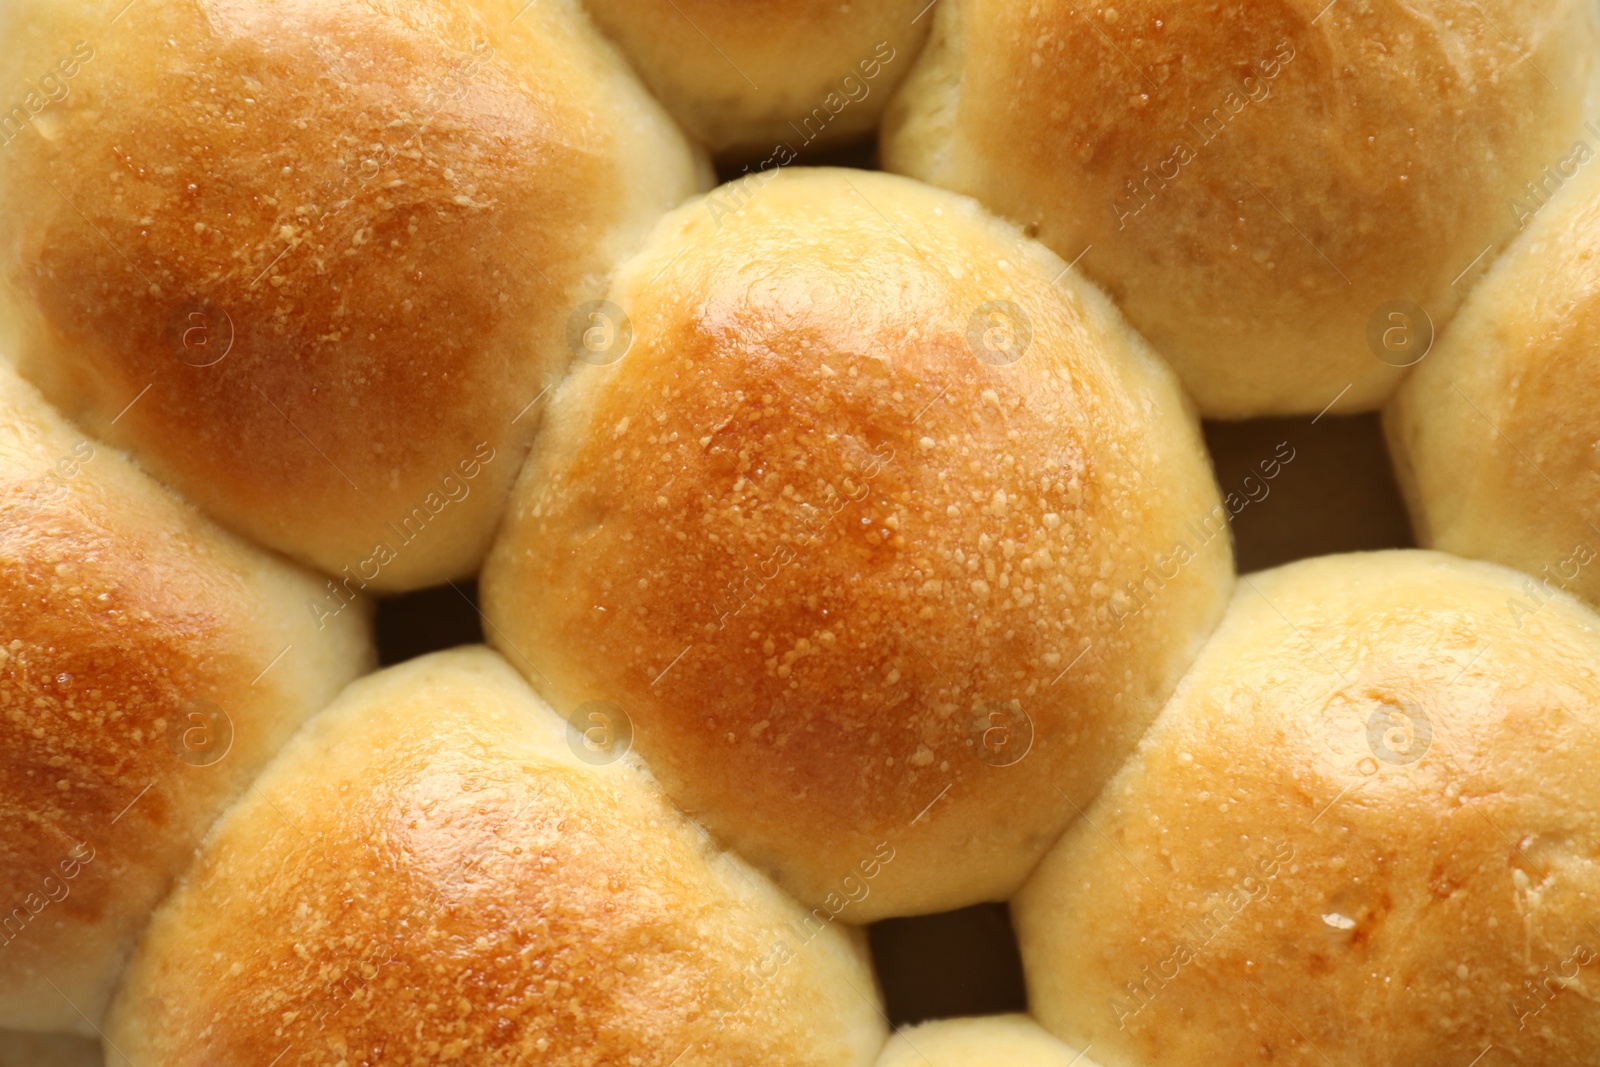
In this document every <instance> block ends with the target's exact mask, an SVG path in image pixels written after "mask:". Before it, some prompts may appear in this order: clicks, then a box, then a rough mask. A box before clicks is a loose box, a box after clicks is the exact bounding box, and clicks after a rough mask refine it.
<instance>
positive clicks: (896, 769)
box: [484, 171, 1229, 918]
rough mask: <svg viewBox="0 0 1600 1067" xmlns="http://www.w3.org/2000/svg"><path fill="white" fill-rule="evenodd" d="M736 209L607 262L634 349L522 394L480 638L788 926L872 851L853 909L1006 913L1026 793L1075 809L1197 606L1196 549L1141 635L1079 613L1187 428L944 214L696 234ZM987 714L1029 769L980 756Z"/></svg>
mask: <svg viewBox="0 0 1600 1067" xmlns="http://www.w3.org/2000/svg"><path fill="white" fill-rule="evenodd" d="M734 195H737V190H723V191H720V192H718V193H715V194H713V196H712V198H711V199H710V200H708V201H706V202H705V203H704V204H694V205H690V206H689V207H686V208H684V209H683V210H682V211H680V212H679V213H677V214H675V215H673V216H670V217H669V218H668V220H666V221H665V222H664V223H663V224H662V226H661V227H660V228H659V229H658V230H657V234H656V239H655V241H654V242H653V243H652V244H651V246H650V247H648V248H647V249H646V251H645V252H644V253H642V254H641V256H640V257H639V258H638V259H637V260H635V261H633V262H632V263H631V264H630V265H629V266H628V267H627V268H625V274H624V280H623V281H622V283H621V284H620V286H619V288H618V290H616V291H615V292H614V296H615V299H617V300H619V301H622V302H624V303H626V304H627V306H628V308H629V314H630V315H631V317H632V319H633V321H634V323H635V328H636V332H637V336H636V340H635V342H634V347H633V349H631V350H630V351H629V352H628V354H627V356H626V357H625V358H624V359H623V361H622V362H620V363H618V364H616V365H615V366H614V367H612V368H594V369H592V370H590V369H587V368H586V369H585V370H582V371H580V372H579V373H578V374H577V375H575V376H574V377H573V378H572V379H570V380H569V384H568V386H567V387H566V388H565V389H564V390H563V392H562V393H561V394H559V395H558V397H557V398H556V400H555V401H553V407H552V412H553V413H554V414H553V415H552V418H553V420H554V421H553V423H552V424H551V425H549V426H548V428H547V432H546V436H545V437H544V438H543V441H542V444H541V446H540V448H539V449H538V451H537V454H536V456H535V458H534V460H533V463H532V465H531V466H530V468H529V471H528V473H527V474H526V475H525V478H524V481H523V483H522V484H521V487H520V491H519V497H518V500H517V502H516V504H515V505H514V508H513V518H512V520H511V522H510V524H509V525H508V526H507V528H506V530H505V532H504V534H503V537H502V540H501V541H500V542H499V544H498V545H497V548H496V550H495V552H494V553H493V554H492V556H491V560H490V563H489V565H488V567H487V569H486V571H485V576H484V590H485V598H486V610H487V611H488V613H489V617H490V618H491V619H492V620H493V622H494V628H493V630H492V633H493V635H494V637H493V639H494V640H496V641H497V642H499V643H500V644H501V647H503V648H505V649H506V650H507V654H508V655H510V656H512V657H513V662H514V663H516V664H517V665H519V666H521V667H522V668H523V669H524V670H526V671H528V672H529V675H530V677H531V678H532V679H533V680H534V682H535V684H536V685H540V686H542V687H546V691H547V692H549V693H550V694H551V699H552V700H554V701H555V702H556V704H557V706H558V707H560V708H563V709H569V708H572V707H576V706H577V705H578V704H580V703H582V702H583V701H585V700H589V699H606V700H612V701H615V702H617V703H619V704H620V705H621V706H622V707H623V708H625V709H626V711H627V713H628V714H629V715H631V716H632V717H633V720H634V723H635V726H636V729H637V731H638V737H639V745H640V748H641V751H643V752H644V753H645V755H646V756H647V758H649V759H650V760H651V763H652V766H653V767H654V768H655V769H656V772H657V773H658V774H660V775H661V776H662V778H663V781H664V782H665V783H666V785H667V787H668V790H669V792H671V793H672V794H673V796H674V797H675V799H676V800H677V801H678V802H679V803H680V804H682V805H684V806H685V808H686V809H687V810H689V811H691V812H694V813H696V814H697V815H698V816H699V817H701V818H703V819H704V820H706V821H707V823H708V825H710V826H711V827H712V828H713V830H715V831H716V832H717V833H718V834H720V835H722V836H723V837H724V839H726V840H728V841H730V842H731V843H733V844H734V845H736V846H737V847H738V848H740V849H741V850H742V851H743V852H744V853H745V854H746V855H748V856H750V857H752V858H753V859H754V860H755V861H756V862H757V863H759V864H760V865H762V866H763V867H765V868H767V869H770V870H773V871H775V872H778V873H779V875H780V878H781V879H782V880H783V882H784V884H785V885H786V886H788V887H789V888H791V889H792V890H794V891H795V892H797V893H798V894H799V895H800V896H801V897H802V899H805V900H809V901H812V902H816V901H820V900H823V899H824V898H825V897H827V895H828V894H830V892H833V891H836V890H837V889H838V884H839V881H840V879H841V878H843V877H845V876H846V875H848V874H850V873H851V872H852V869H853V867H854V866H855V865H856V864H857V863H858V861H860V860H863V859H866V858H870V857H871V856H872V854H873V851H874V848H875V847H876V846H878V845H879V844H880V843H881V842H883V841H885V840H887V841H888V842H890V843H892V844H893V845H894V847H895V848H896V849H898V850H899V853H900V856H901V857H903V858H899V859H897V860H896V861H895V863H894V865H892V867H891V868H890V869H889V870H888V872H887V874H886V881H885V882H880V883H879V884H877V885H875V886H874V887H873V890H872V892H873V894H874V896H873V898H872V899H871V900H869V901H867V902H866V903H865V904H864V905H863V906H862V910H860V911H859V912H858V911H852V915H854V916H857V917H858V918H859V917H865V916H871V915H875V914H883V913H884V912H883V910H882V909H907V908H910V909H914V910H915V909H922V908H932V907H935V906H938V905H939V903H940V902H942V903H943V905H944V906H954V905H953V904H952V903H951V901H952V900H954V899H960V898H963V897H973V896H975V897H976V898H977V899H982V897H984V896H988V895H992V894H997V893H1004V892H1006V891H1008V887H1009V885H1012V884H1014V881H1015V880H1016V879H1019V878H1020V877H1021V876H1022V874H1023V873H1024V872H1025V871H1026V870H1027V868H1028V867H1029V866H1030V865H1031V863H1032V862H1033V859H1034V857H1035V856H1036V855H1037V854H1038V852H1037V850H1038V849H1039V848H1041V847H1043V845H1044V844H1046V843H1047V842H1048V841H1049V840H1050V839H1051V838H1052V837H1053V836H1054V834H1055V833H1056V832H1058V829H1059V827H1060V825H1061V824H1062V822H1063V821H1064V820H1065V819H1067V818H1070V817H1071V811H1070V809H1066V810H1065V811H1063V807H1062V805H1061V803H1060V798H1059V797H1058V796H1057V795H1056V793H1055V792H1054V788H1053V786H1060V787H1061V788H1064V789H1067V790H1070V791H1072V792H1073V793H1074V794H1075V795H1076V796H1077V797H1078V799H1079V800H1080V801H1083V800H1086V799H1087V798H1088V797H1091V796H1093V795H1094V793H1095V791H1096V790H1097V788H1098V785H1099V783H1100V782H1101V781H1102V780H1103V779H1104V777H1105V776H1106V775H1107V774H1109V773H1110V771H1111V769H1112V768H1114V767H1115V765H1116V763H1117V762H1118V761H1119V760H1120V759H1121V756H1122V753H1124V752H1125V751H1127V748H1128V746H1131V744H1132V743H1133V741H1134V739H1135V738H1136V736H1137V734H1138V732H1139V730H1140V729H1141V727H1142V724H1143V723H1144V722H1145V721H1147V720H1148V717H1149V716H1151V715H1153V713H1154V711H1155V709H1156V707H1157V706H1159V702H1160V701H1161V700H1162V699H1163V698H1164V696H1165V694H1166V692H1167V691H1168V687H1170V685H1171V684H1172V683H1173V682H1174V681H1175V680H1176V674H1177V672H1179V671H1181V669H1182V665H1183V663H1184V662H1186V660H1187V657H1188V656H1189V655H1190V654H1191V653H1192V650H1193V647H1194V643H1195V642H1197V641H1198V640H1199V639H1200V637H1201V635H1203V633H1204V632H1205V631H1206V630H1207V629H1208V628H1209V626H1210V625H1211V620H1212V619H1213V618H1214V617H1215V612H1216V611H1217V609H1218V608H1219V607H1220V603H1221V598H1222V596H1223V595H1224V591H1225V587H1226V583H1227V576H1228V566H1229V563H1228V550H1227V542H1226V536H1225V535H1224V536H1222V537H1219V538H1216V539H1214V540H1213V541H1211V542H1210V544H1209V546H1208V547H1205V548H1203V549H1202V550H1200V552H1199V555H1200V559H1199V560H1198V561H1196V562H1194V563H1193V565H1192V566H1190V567H1188V568H1187V569H1179V571H1178V574H1179V575H1180V577H1179V578H1178V580H1177V581H1176V582H1174V583H1173V586H1172V587H1171V588H1169V589H1168V590H1166V591H1165V592H1164V593H1163V595H1162V596H1161V597H1159V598H1157V600H1156V603H1155V606H1154V607H1153V608H1152V609H1151V610H1150V611H1148V612H1143V613H1130V618H1129V620H1128V621H1127V622H1126V624H1125V625H1123V626H1120V627H1119V626H1118V624H1117V622H1116V621H1115V615H1114V612H1113V606H1112V605H1113V603H1114V601H1113V596H1114V594H1116V593H1117V592H1118V591H1119V590H1121V589H1122V588H1123V586H1124V585H1125V584H1127V582H1129V581H1131V580H1132V579H1133V578H1134V577H1135V576H1136V575H1138V574H1139V572H1140V569H1141V568H1142V567H1144V566H1146V565H1149V564H1150V563H1151V562H1152V561H1153V560H1154V559H1155V557H1156V556H1157V555H1160V554H1165V553H1168V552H1170V551H1171V550H1172V548H1173V546H1174V545H1175V544H1176V543H1177V542H1179V541H1180V540H1183V539H1185V538H1188V537H1190V534H1189V532H1188V531H1187V529H1186V527H1185V523H1186V522H1189V521H1191V520H1192V521H1194V522H1196V523H1199V522H1200V521H1201V520H1202V519H1203V518H1204V517H1205V515H1206V514H1207V512H1208V510H1209V509H1210V508H1212V507H1214V506H1216V498H1215V495H1214V494H1215V489H1214V486H1213V484H1212V482H1211V480H1210V476H1209V471H1208V470H1207V467H1206V464H1205V460H1204V458H1203V455H1202V453H1201V452H1200V450H1199V446H1198V442H1197V439H1196V437H1195V435H1194V428H1193V426H1192V424H1191V423H1190V422H1189V415H1188V414H1187V411H1186V409H1185V408H1184V403H1183V401H1182V399H1181V397H1180V396H1179V395H1178V393H1177V392H1176V390H1175V389H1174V388H1173V387H1172V385H1171V383H1170V380H1169V379H1168V378H1167V377H1166V376H1165V372H1164V371H1163V370H1158V369H1157V368H1156V367H1155V365H1154V363H1153V362H1151V361H1149V358H1148V356H1147V355H1146V354H1145V353H1144V350H1143V349H1142V348H1140V347H1138V344H1137V341H1136V340H1135V339H1132V338H1131V337H1130V336H1129V335H1127V334H1126V333H1125V332H1124V328H1123V327H1122V326H1121V325H1120V324H1119V323H1118V322H1116V320H1114V319H1113V318H1111V317H1110V316H1109V315H1108V314H1107V312H1106V309H1105V308H1104V306H1103V302H1102V300H1101V298H1100V297H1099V296H1098V294H1095V293H1093V292H1092V291H1089V290H1087V289H1085V288H1083V287H1082V286H1081V284H1080V283H1078V282H1076V281H1074V282H1072V283H1071V285H1070V286H1069V288H1068V291H1067V294H1066V295H1065V296H1064V295H1063V294H1062V292H1061V291H1060V290H1059V289H1052V287H1051V284H1050V282H1051V279H1052V278H1053V277H1056V276H1057V275H1059V274H1060V264H1059V263H1058V262H1056V261H1055V260H1054V259H1053V257H1049V256H1047V255H1045V254H1044V253H1043V250H1042V249H1038V248H1037V247H1030V246H1029V245H1027V244H1025V243H1024V242H1023V241H1021V240H1020V238H1019V237H1018V236H1017V235H1016V234H1015V233H1014V232H1013V231H1010V230H1009V229H1007V228H1005V227H1003V226H1000V225H999V224H997V223H995V222H994V221H993V220H990V219H988V218H987V217H986V216H983V215H982V213H981V212H979V211H978V210H977V209H976V207H975V205H972V204H971V203H970V202H967V201H963V200H961V199H959V198H955V197H950V196H948V195H945V194H942V193H938V192H935V191H933V190H929V189H927V188H926V187H918V186H916V185H914V184H912V183H909V182H905V181H904V180H901V179H894V178H889V177H883V176H874V175H854V174H852V175H846V174H845V173H844V172H831V171H812V172H804V171H797V172H793V173H791V174H788V175H786V176H785V177H784V178H782V179H781V180H779V181H777V182H775V183H773V184H772V185H770V186H768V187H766V188H763V189H761V190H760V191H759V192H757V193H755V195H754V198H753V199H752V200H751V202H750V208H749V210H748V214H745V215H741V216H739V217H737V218H733V217H728V218H723V219H721V220H719V221H718V222H713V221H712V220H711V217H710V213H709V212H708V210H707V208H708V205H712V204H715V203H716V202H718V198H722V197H728V196H734ZM879 212H883V213H885V214H879ZM940 212H942V213H943V218H941V217H940V216H939V214H938V213H940ZM680 250H686V251H685V252H684V254H683V255H682V256H681V258H677V259H676V260H674V254H675V253H677V252H678V251H680ZM1008 257H1009V259H1008ZM669 261H672V262H669ZM939 263H947V264H949V265H950V267H949V269H948V272H947V271H946V269H945V268H943V267H935V266H932V264H939ZM1003 264H1008V265H1003ZM655 275H659V277H653V276H655ZM997 293H1003V294H1005V295H1006V296H1007V297H1009V298H1010V299H1012V300H1014V301H1015V302H1016V303H1017V304H1018V305H1021V306H1024V307H1026V308H1027V309H1028V311H1027V312H1026V314H1028V315H1029V316H1030V317H1031V325H1032V330H1033V342H1032V346H1033V347H1032V349H1031V350H1030V352H1029V354H1028V355H1027V356H1026V357H1025V358H1024V359H1023V360H1022V361H1021V362H1018V363H1015V364H1013V365H1010V366H1004V367H999V366H990V365H987V364H985V363H982V362H980V361H979V360H978V359H977V358H976V357H975V356H974V354H973V350H972V349H971V348H970V347H969V342H968V338H967V332H968V327H969V321H970V318H971V314H972V312H973V309H975V308H976V307H977V306H978V305H979V304H980V303H982V302H983V301H984V300H986V299H989V298H991V297H993V296H995V295H996V294H997ZM1141 470H1142V472H1143V473H1142V474H1141V473H1140V471H1141ZM1146 477H1148V478H1149V479H1150V480H1149V481H1148V482H1146V481H1144V479H1145V478H1146ZM1219 510H1220V509H1219ZM1115 603H1116V604H1117V607H1118V608H1119V609H1120V607H1121V602H1120V601H1116V602H1115ZM1080 655H1081V656H1082V658H1081V660H1080V659H1079V657H1080ZM1069 666H1070V667H1072V670H1071V671H1070V672H1069V671H1068V670H1067V668H1068V667H1069ZM1013 702H1017V703H1016V704H1015V705H1013ZM1013 706H1016V707H1020V708H1021V709H1022V710H1023V711H1024V712H1025V713H1026V714H1027V715H1028V716H1030V717H1031V721H1032V725H1033V737H1034V740H1033V748H1032V749H1031V750H1029V754H1028V756H1027V757H1026V760H1025V761H1024V762H1022V763H1019V764H1016V765H1015V766H1007V767H1003V768H1002V767H996V766H992V765H986V764H985V763H984V762H982V761H981V760H980V759H979V758H978V757H977V749H976V748H975V747H974V738H975V737H976V736H979V735H981V734H982V733H983V732H984V729H985V727H986V726H987V725H988V716H989V714H990V712H991V711H994V710H995V709H996V708H1004V709H1010V708H1012V707H1013ZM1019 736H1020V735H1019ZM946 790H948V792H946ZM936 799H938V803H939V805H940V806H939V808H938V811H939V813H940V814H939V815H938V817H937V818H933V819H929V820H920V819H919V818H918V816H919V814H920V813H922V812H923V809H925V808H927V807H928V806H929V805H930V804H931V803H932V802H934V801H935V800H936ZM1002 809H1004V811H1005V814H1004V816H1003V817H1002V815H1001V812H1002ZM914 842H921V843H920V844H917V845H915V846H913V843H914ZM957 842H961V843H962V845H961V846H959V847H966V848H970V849H971V850H973V855H971V856H969V859H970V860H971V864H970V866H971V867H972V868H977V869H976V870H970V869H965V868H964V869H962V870H959V871H952V870H950V864H951V862H952V861H953V859H954V856H953V854H952V853H951V852H950V851H947V850H949V849H952V848H957V847H958V846H957ZM902 843H904V844H905V846H906V847H904V848H901V845H902ZM979 855H981V856H982V857H984V858H983V859H982V860H979V859H978V858H977V857H978V856H979ZM904 857H909V858H904ZM985 866H987V867H988V869H987V870H984V869H983V868H984V867H985ZM934 871H938V872H939V873H938V874H937V875H935V874H934V873H933V872H934ZM891 885H892V886H894V888H888V886H891ZM963 902H970V901H967V900H963Z"/></svg>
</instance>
